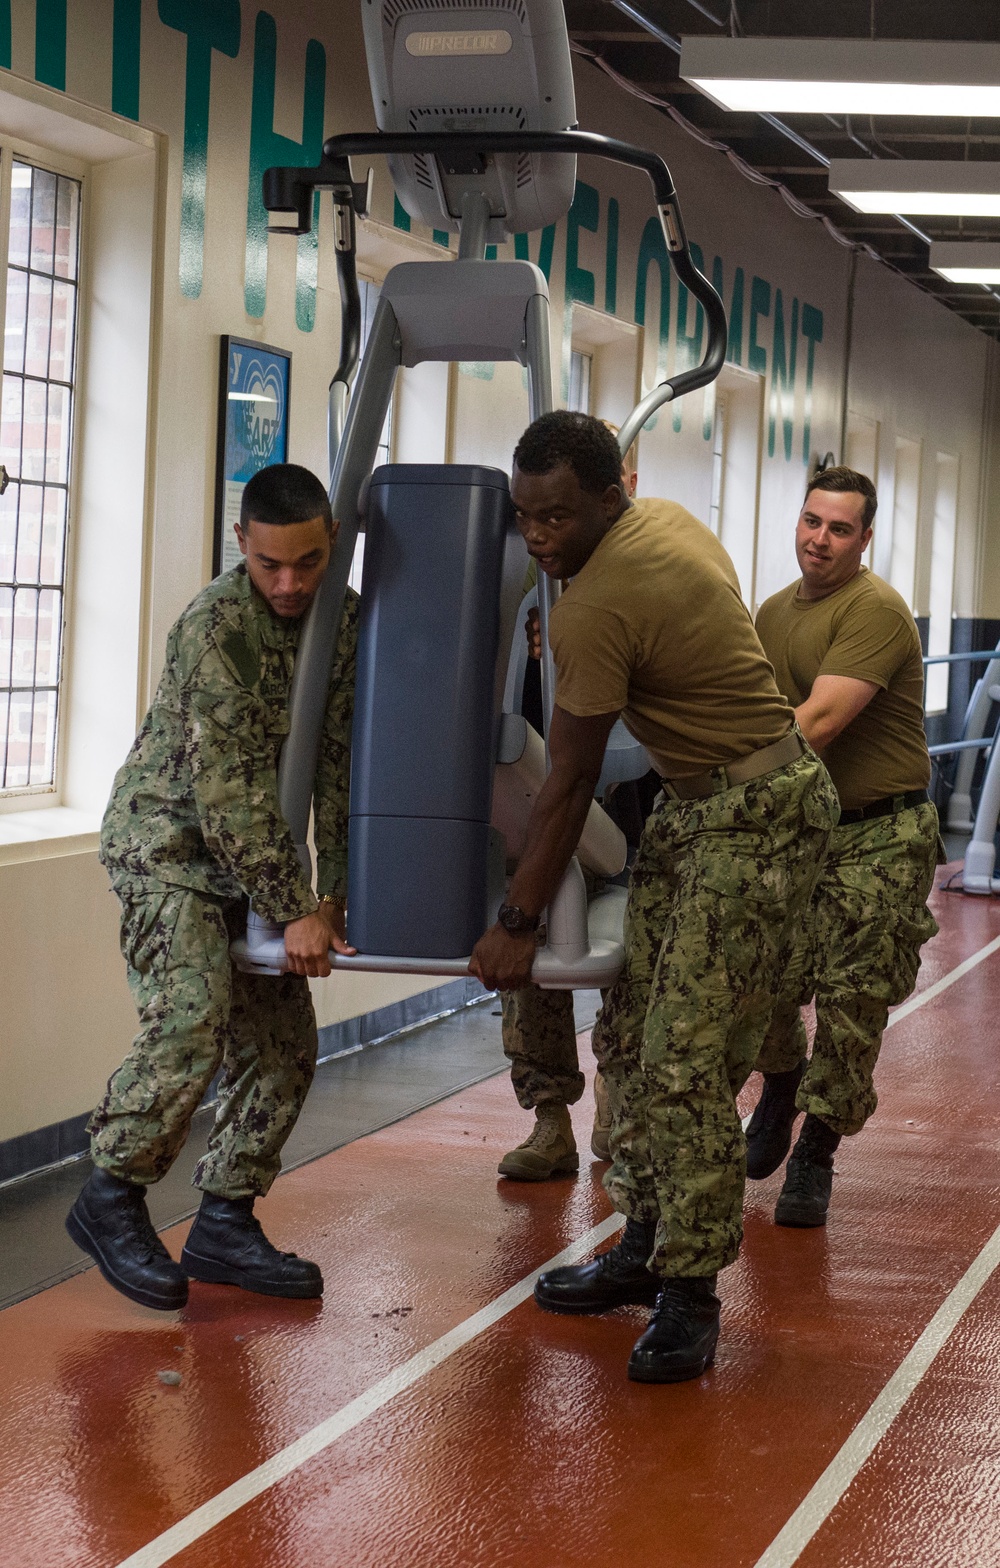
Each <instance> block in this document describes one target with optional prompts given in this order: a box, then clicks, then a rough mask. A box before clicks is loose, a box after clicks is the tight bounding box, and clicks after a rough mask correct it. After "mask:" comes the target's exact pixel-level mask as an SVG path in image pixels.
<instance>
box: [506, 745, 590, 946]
mask: <svg viewBox="0 0 1000 1568" xmlns="http://www.w3.org/2000/svg"><path fill="white" fill-rule="evenodd" d="M593 795H594V781H593V780H592V779H590V778H582V777H580V776H579V775H571V774H568V773H567V774H561V773H559V772H552V773H550V774H549V776H548V778H547V779H546V780H545V783H544V784H543V786H542V788H541V790H540V791H539V794H538V799H537V800H536V801H535V805H534V809H533V810H532V813H531V816H530V818H529V820H528V827H527V830H526V832H525V840H526V843H527V848H526V850H525V852H524V854H523V856H522V857H521V861H520V864H519V865H518V868H517V870H516V871H515V873H514V876H513V879H512V881H511V884H510V891H509V892H508V894H507V899H508V902H509V903H511V904H517V905H519V907H520V908H521V909H524V910H527V912H528V913H529V914H532V915H534V914H540V913H541V911H542V910H543V909H544V908H545V906H546V905H547V904H548V903H549V901H550V899H551V898H552V896H553V894H554V893H555V891H556V889H557V888H558V886H559V883H560V882H561V881H562V877H563V873H564V872H565V870H566V867H567V866H568V865H569V862H570V860H571V859H572V856H573V854H574V851H575V850H576V846H577V844H578V843H579V842H580V834H581V833H582V832H583V825H584V823H585V822H586V820H587V812H588V811H589V810H590V803H591V800H592V799H593Z"/></svg>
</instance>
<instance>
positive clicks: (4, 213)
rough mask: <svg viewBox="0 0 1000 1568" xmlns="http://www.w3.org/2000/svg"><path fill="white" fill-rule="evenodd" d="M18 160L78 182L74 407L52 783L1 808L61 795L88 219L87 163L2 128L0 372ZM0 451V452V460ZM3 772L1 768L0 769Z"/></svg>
mask: <svg viewBox="0 0 1000 1568" xmlns="http://www.w3.org/2000/svg"><path fill="white" fill-rule="evenodd" d="M15 161H16V162H20V163H27V164H30V165H31V166H32V167H33V168H36V169H44V170H46V171H47V172H48V173H50V174H61V175H65V176H66V177H67V178H69V179H73V180H77V181H79V184H80V213H79V218H78V240H77V243H78V250H79V263H78V269H77V276H76V285H77V296H76V316H75V321H74V332H75V334H76V342H75V343H74V345H73V382H72V393H71V396H72V413H71V419H70V431H69V467H68V472H67V476H66V478H67V485H66V542H65V545H64V555H63V580H62V596H63V599H62V605H63V609H62V624H61V626H60V629H59V641H60V647H59V660H58V670H59V684H58V689H57V696H56V733H55V738H54V742H53V746H54V753H55V755H54V766H53V776H52V780H51V782H50V783H46V784H25V785H19V786H11V787H8V788H4V787H3V785H2V783H0V812H3V813H6V812H10V811H24V810H26V809H31V808H32V807H35V808H38V807H43V808H44V806H46V805H47V804H54V803H55V802H56V801H57V800H58V799H59V796H60V782H61V769H62V763H63V749H64V748H63V746H62V744H61V741H62V738H63V734H64V723H63V719H64V714H63V699H64V696H65V688H66V650H67V640H68V639H67V636H66V629H67V621H68V618H69V616H70V614H71V613H72V603H73V531H74V530H73V523H74V516H73V509H74V501H75V497H76V464H77V439H76V431H77V409H78V397H79V387H80V378H81V345H82V342H83V311H84V307H85V302H86V299H87V293H88V290H89V283H90V279H89V275H87V274H86V265H87V260H86V245H85V236H86V223H87V165H86V164H85V163H82V162H80V161H79V160H78V159H76V158H69V157H67V156H66V155H65V154H61V155H60V154H59V153H55V152H52V151H51V150H50V149H48V148H45V147H40V146H38V145H37V144H35V143H32V142H27V141H25V140H24V139H23V138H21V137H17V136H3V134H2V133H0V376H2V375H3V373H4V372H3V368H2V367H3V363H4V358H5V348H6V306H7V266H8V251H9V246H10V209H11V185H12V172H13V165H14V163H15ZM2 458H3V453H2V452H0V460H2ZM0 778H2V773H0Z"/></svg>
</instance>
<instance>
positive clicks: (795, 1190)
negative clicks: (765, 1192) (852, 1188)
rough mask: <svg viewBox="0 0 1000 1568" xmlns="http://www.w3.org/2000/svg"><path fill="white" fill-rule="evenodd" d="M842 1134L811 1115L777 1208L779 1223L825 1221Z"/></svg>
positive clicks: (808, 1117)
mask: <svg viewBox="0 0 1000 1568" xmlns="http://www.w3.org/2000/svg"><path fill="white" fill-rule="evenodd" d="M839 1142H840V1134H839V1133H838V1132H831V1131H830V1128H829V1127H828V1126H827V1125H826V1123H825V1122H821V1121H820V1119H819V1117H818V1116H813V1115H811V1114H810V1115H809V1116H807V1117H806V1119H805V1121H804V1122H803V1123H802V1131H801V1132H800V1133H799V1136H798V1141H797V1142H796V1145H795V1148H794V1149H793V1150H792V1157H791V1159H790V1160H789V1162H788V1168H787V1169H786V1171H785V1185H784V1186H783V1187H782V1189H781V1193H780V1195H779V1197H778V1202H777V1204H776V1205H775V1210H774V1223H775V1224H776V1225H796V1226H802V1227H803V1228H804V1227H807V1226H810V1225H825V1224H826V1211H827V1209H828V1208H829V1207H830V1193H831V1192H832V1190H833V1154H834V1150H835V1149H836V1147H837V1145H838V1143H839Z"/></svg>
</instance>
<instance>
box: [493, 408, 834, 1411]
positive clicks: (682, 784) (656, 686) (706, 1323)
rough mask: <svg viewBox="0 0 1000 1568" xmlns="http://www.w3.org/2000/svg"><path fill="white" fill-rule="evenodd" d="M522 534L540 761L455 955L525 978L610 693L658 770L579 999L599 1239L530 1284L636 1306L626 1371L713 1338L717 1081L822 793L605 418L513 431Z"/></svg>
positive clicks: (698, 536) (803, 858)
mask: <svg viewBox="0 0 1000 1568" xmlns="http://www.w3.org/2000/svg"><path fill="white" fill-rule="evenodd" d="M511 494H512V497H513V500H514V505H515V507H516V509H517V519H518V526H519V528H520V530H521V532H522V534H523V536H524V538H525V541H526V542H527V545H528V549H529V551H530V553H531V554H532V556H534V558H535V560H536V561H537V562H538V564H539V566H540V567H541V569H542V571H544V572H545V573H546V574H547V575H548V576H549V577H551V578H555V579H557V580H558V579H560V578H568V579H571V581H570V586H569V588H568V589H567V590H566V592H565V593H564V594H563V595H562V596H561V598H560V599H559V601H558V602H557V604H556V605H555V607H554V609H553V611H552V615H551V618H550V632H549V634H550V642H551V646H552V652H553V655H554V658H555V664H556V671H557V683H556V693H555V710H554V713H553V717H552V724H551V729H550V733H549V749H550V754H551V763H552V770H551V772H550V774H549V777H548V778H547V780H546V782H545V785H544V787H543V788H542V790H541V791H540V793H539V796H538V800H537V802H536V805H535V808H534V811H533V813H532V817H531V821H530V823H529V825H528V831H527V835H526V846H525V849H524V851H523V854H522V857H521V861H520V864H519V865H518V868H517V871H516V872H515V875H514V878H513V880H512V882H511V885H510V891H509V893H508V903H507V904H506V905H505V906H504V907H503V908H502V909H501V911H500V917H499V921H498V923H497V925H495V926H494V927H493V928H492V929H491V930H490V931H488V932H487V933H486V935H485V936H484V937H483V938H482V939H481V940H480V941H479V942H478V943H477V944H476V948H475V951H474V953H473V956H472V962H471V965H470V968H471V970H472V972H473V973H474V974H477V975H478V976H479V978H480V979H481V980H482V981H483V983H484V984H485V985H487V986H488V987H490V988H491V989H492V988H504V989H516V988H517V987H519V986H523V985H524V984H525V983H526V981H527V979H528V977H529V975H530V973H531V965H532V960H533V958H534V954H535V931H536V929H537V927H538V924H539V920H540V917H541V913H542V911H543V909H544V908H545V906H546V905H547V904H548V902H549V900H550V899H551V897H552V895H553V894H554V893H555V891H556V888H557V887H558V885H559V882H560V880H561V878H562V875H563V872H564V871H565V869H566V866H567V864H568V862H569V860H570V858H571V856H572V854H573V852H574V850H575V848H576V845H577V843H578V841H579V837H580V832H581V829H582V827H583V823H584V819H585V817H586V814H587V810H588V808H589V806H590V802H591V799H592V797H593V793H594V786H595V784H596V783H597V779H598V777H599V774H600V771H601V763H602V760H603V756H604V748H605V744H606V741H607V738H608V735H609V734H610V731H611V727H612V725H613V724H614V722H615V720H616V719H617V718H618V716H619V715H621V716H622V718H623V719H624V722H625V723H626V725H627V726H628V728H629V729H630V730H631V732H632V734H633V735H635V737H636V738H637V739H638V740H640V741H641V742H642V743H643V745H644V746H645V747H646V749H647V750H648V751H649V753H650V755H651V757H652V758H653V760H654V762H655V764H656V766H657V767H658V769H659V770H660V772H661V773H662V775H663V778H664V795H663V798H662V802H661V804H660V805H659V806H658V807H657V809H656V810H655V811H654V812H653V814H652V816H651V817H650V818H649V821H648V822H647V824H646V828H645V831H644V833H643V836H642V841H641V843H640V846H639V850H638V854H637V855H636V859H635V862H634V864H633V867H632V875H631V881H630V886H629V902H628V908H627V911H626V916H625V964H624V967H623V969H622V972H621V975H620V976H619V978H618V980H617V981H616V983H615V985H614V986H613V987H612V989H611V991H610V993H609V994H608V997H607V999H606V1001H605V1003H604V1006H603V1007H602V1009H601V1012H600V1014H599V1015H598V1021H597V1026H596V1028H595V1031H594V1048H595V1051H596V1053H597V1056H598V1062H599V1065H600V1068H601V1071H602V1073H603V1075H604V1077H605V1079H606V1080H607V1083H608V1086H609V1093H610V1100H611V1108H612V1115H613V1122H612V1132H611V1139H610V1142H611V1154H612V1160H613V1164H612V1167H611V1169H610V1171H609V1172H608V1174H607V1176H606V1177H605V1187H606V1189H607V1192H608V1194H609V1196H610V1198H611V1201H612V1203H613V1204H614V1206H615V1208H616V1209H618V1210H619V1212H620V1213H622V1214H624V1215H625V1216H626V1225H625V1232H624V1235H623V1237H622V1239H621V1241H620V1242H619V1243H618V1245H617V1246H615V1247H613V1248H612V1249H611V1250H610V1251H609V1252H606V1253H604V1254H603V1255H602V1256H600V1257H599V1258H597V1259H596V1260H595V1261H594V1262H591V1263H585V1264H582V1265H579V1266H575V1267H568V1268H560V1269H554V1270H551V1271H550V1272H548V1273H546V1274H543V1275H542V1276H541V1278H540V1279H539V1281H538V1283H537V1285H536V1287H535V1297H536V1300H537V1301H538V1303H539V1304H540V1305H541V1306H543V1307H546V1308H548V1309H549V1310H551V1311H556V1312H603V1311H608V1310H610V1309H612V1308H614V1307H618V1306H621V1305H623V1304H625V1303H628V1302H635V1303H640V1304H649V1305H652V1306H653V1307H654V1311H653V1316H652V1319H651V1322H650V1325H649V1327H648V1328H647V1330H646V1332H645V1333H644V1334H643V1336H642V1337H641V1339H640V1340H639V1342H638V1343H637V1345H636V1346H635V1348H634V1349H633V1352H632V1356H631V1359H630V1361H629V1368H628V1371H629V1376H630V1377H631V1378H633V1379H635V1380H637V1381H642V1382H679V1381H681V1380H683V1379H686V1378H693V1377H698V1376H700V1375H701V1373H702V1372H703V1371H704V1370H705V1368H706V1366H709V1365H710V1364H711V1362H712V1360H713V1357H714V1354H715V1345H716V1341H717V1339H718V1333H719V1300H718V1297H717V1296H716V1294H715V1282H716V1275H717V1272H718V1270H719V1269H721V1268H724V1267H725V1266H726V1265H727V1264H729V1263H732V1262H733V1261H734V1259H735V1257H736V1255H737V1252H738V1250H739V1245H740V1239H741V1236H742V1203H743V1185H744V1140H743V1132H742V1127H741V1124H740V1118H739V1115H738V1113H737V1109H736V1095H737V1093H738V1092H739V1090H740V1088H741V1087H742V1085H743V1083H744V1082H745V1080H746V1078H747V1076H748V1074H749V1072H750V1070H751V1068H752V1065H753V1062H754V1061H755V1059H756V1056H757V1053H758V1051H759V1049H760V1045H761V1043H762V1041H763V1038H764V1034H765V1031H766V1028H767V1024H768V1020H769V1018H770V1015H771V1010H772V1004H773V996H774V993H775V991H776V990H777V987H778V984H779V977H780V975H781V973H782V971H783V968H784V966H785V965H786V964H787V962H788V961H789V959H790V957H791V953H792V950H793V947H794V934H795V930H796V928H797V926H798V924H799V923H800V921H801V918H802V916H803V914H804V912H805V909H806V908H807V906H808V901H809V898H810V896H811V894H812V889H813V886H814V885H815V880H816V876H817V872H818V867H819V862H820V860H821V858H822V855H823V854H824V852H825V848H826V843H827V840H828V837H829V833H830V830H831V828H832V826H833V823H834V822H835V821H836V815H837V801H836V796H835V793H834V790H833V786H832V784H831V783H830V778H829V775H828V774H827V772H826V770H825V768H824V767H823V765H822V763H821V762H820V761H819V759H818V758H817V757H816V756H815V754H814V753H813V752H812V751H810V750H809V748H808V747H807V746H805V745H804V743H803V741H802V739H801V736H800V735H799V733H798V731H797V730H796V728H795V726H794V719H793V714H792V711H791V708H790V707H789V705H788V703H787V702H786V701H785V699H784V697H782V696H781V694H780V693H779V691H778V689H777V687H776V686H775V684H774V677H773V675H772V673H771V670H770V668H769V666H768V664H767V660H766V659H765V657H764V654H763V651H762V649H761V646H760V642H759V641H758V638H757V634H756V632H755V631H754V628H753V625H752V622H751V620H750V616H749V614H748V613H747V610H746V607H745V606H744V604H743V601H742V599H741V597H740V590H739V583H738V581H737V577H736V573H735V571H734V570H733V566H732V563H731V561H730V560H729V557H728V556H727V555H726V552H725V551H724V550H723V548H722V546H721V545H720V544H719V542H718V540H717V539H716V538H715V537H714V535H712V534H711V533H710V532H709V530H708V529H707V528H705V527H704V526H703V525H702V524H701V523H699V522H697V521H696V519H695V518H693V517H692V516H691V515H690V513H688V512H685V511H684V509H683V508H682V507H680V506H676V505H673V504H672V503H670V502H666V501H649V500H644V501H639V502H636V503H634V504H632V505H629V503H628V502H627V500H626V498H625V496H624V494H623V492H622V488H621V483H620V474H619V454H618V447H617V444H616V442H615V440H614V438H613V437H612V436H611V435H610V434H609V432H608V431H607V430H606V429H605V428H604V426H603V425H602V424H601V422H600V420H597V419H591V418H590V417H589V416H588V415H584V414H570V413H554V414H546V415H544V416H543V417H542V418H541V419H539V420H536V421H535V423H534V424H533V425H532V426H530V428H529V429H528V430H527V431H526V432H525V434H524V435H523V436H522V437H521V440H520V442H519V443H518V446H517V449H516V451H515V453H514V473H513V481H512V485H511Z"/></svg>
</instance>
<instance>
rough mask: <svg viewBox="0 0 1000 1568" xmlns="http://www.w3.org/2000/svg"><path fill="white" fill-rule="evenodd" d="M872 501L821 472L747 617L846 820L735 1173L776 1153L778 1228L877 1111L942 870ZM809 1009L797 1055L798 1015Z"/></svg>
mask: <svg viewBox="0 0 1000 1568" xmlns="http://www.w3.org/2000/svg"><path fill="white" fill-rule="evenodd" d="M876 504H877V498H876V494H875V487H874V485H873V484H872V482H871V480H870V479H868V478H867V477H866V476H865V475H864V474H858V473H856V472H854V471H853V470H852V469H849V468H831V469H828V470H827V471H826V472H825V473H821V474H818V475H817V476H816V478H815V479H814V480H813V482H812V484H811V485H810V488H809V491H808V494H807V495H806V498H805V502H804V504H803V507H802V512H801V514H800V516H799V521H798V525H797V529H796V539H795V547H796V554H797V556H798V562H799V567H800V569H801V572H802V577H801V578H800V579H799V581H797V582H794V583H792V584H790V585H789V587H787V588H785V589H783V590H782V592H781V593H778V594H775V595H774V596H773V597H772V598H770V599H768V600H767V601H766V603H765V604H763V605H762V606H761V608H760V611H759V614H758V616H757V630H758V632H759V633H760V638H761V642H762V643H763V646H764V651H765V653H766V654H767V656H768V658H769V659H770V661H771V664H772V666H773V667H774V671H775V676H776V678H777V682H778V686H779V688H780V690H781V691H782V692H783V693H784V695H785V696H786V697H787V698H788V700H789V702H791V703H792V704H793V706H794V708H795V715H796V718H797V719H798V722H799V725H800V727H801V730H802V733H803V734H804V735H805V737H806V739H807V740H808V741H809V742H810V743H811V745H812V746H813V747H814V748H815V749H816V750H817V751H818V752H819V753H820V755H821V756H822V757H823V758H824V760H825V762H826V763H827V766H828V767H829V770H830V774H831V777H832V778H833V781H834V784H835V785H836V787H837V791H838V794H839V796H840V802H841V807H842V814H841V817H840V823H839V826H838V827H837V828H835V830H834V832H833V835H832V837H831V840H830V853H829V856H828V858H827V860H826V863H825V866H824V868H823V871H822V873H821V875H820V879H819V882H818V884H817V887H816V892H815V895H814V897H813V900H812V903H811V906H810V909H809V914H808V918H807V920H806V921H805V922H804V925H803V932H802V936H801V940H800V942H799V944H798V947H797V950H796V954H795V960H794V963H793V964H792V966H791V967H790V969H789V972H788V975H787V977H786V980H785V984H784V985H783V986H782V988H781V991H780V994H779V996H778V1000H777V1004H776V1007H775V1011H774V1017H773V1019H772V1022H771V1026H770V1029H769V1031H768V1035H767V1039H766V1041H765V1043H764V1048H763V1050H762V1052H761V1056H760V1060H759V1062H758V1064H757V1065H758V1067H759V1068H760V1070H761V1071H762V1072H763V1074H764V1090H763V1094H762V1096H761V1099H760V1102H759V1104H758V1106H757V1108H756V1110H755V1111H754V1115H753V1118H752V1120H751V1122H750V1125H749V1127H748V1129H747V1175H748V1176H750V1177H752V1178H754V1179H756V1180H760V1179H761V1178H762V1177H765V1176H770V1175H771V1173H772V1172H773V1171H775V1170H777V1168H778V1166H779V1165H780V1164H781V1162H782V1161H783V1160H784V1158H785V1155H786V1154H787V1153H788V1150H789V1147H790V1145H791V1139H792V1127H793V1124H794V1121H795V1118H796V1116H797V1114H798V1113H799V1112H800V1111H805V1112H806V1118H805V1121H804V1122H803V1125H802V1131H801V1133H800V1135H799V1138H798V1141H797V1142H796V1145H795V1149H794V1151H793V1153H792V1156H791V1159H790V1160H789V1161H788V1167H787V1172H786V1176H785V1183H784V1186H783V1188H782V1191H781V1195H780V1197H779V1199H778V1203H777V1207H776V1209H775V1214H774V1217H775V1220H776V1222H777V1223H778V1224H779V1225H793V1226H813V1225H823V1224H825V1223H826V1216H827V1209H828V1206H829V1202H830V1194H831V1191H832V1185H833V1155H834V1150H835V1149H836V1147H837V1145H838V1144H839V1142H840V1139H841V1138H842V1137H844V1136H845V1135H850V1134H853V1133H857V1132H860V1130H861V1128H862V1127H863V1126H864V1124H865V1122H866V1121H867V1120H868V1117H869V1116H870V1115H871V1114H872V1112H873V1111H874V1109H875V1106H876V1103H877V1096H876V1094H875V1087H874V1083H873V1080H872V1074H873V1071H874V1068H875V1063H876V1061H877V1059H878V1053H879V1048H880V1046H881V1043H882V1032H883V1030H884V1029H885V1025H886V1020H887V1018H888V1015H889V1008H890V1006H891V1005H892V1004H894V1003H896V1002H902V1001H904V1000H905V999H906V997H907V996H909V994H910V992H911V991H912V990H913V986H914V982H915V980H916V976H917V970H918V968H919V966H920V948H921V946H922V944H923V943H924V942H926V941H927V939H928V938H929V937H931V936H933V935H934V933H935V932H936V931H937V925H936V923H935V921H934V918H933V916H932V915H931V913H930V910H929V909H928V908H927V896H928V894H929V892H930V889H931V887H932V886H933V882H934V868H935V866H936V864H937V863H938V860H939V842H940V841H939V838H938V819H937V812H936V810H935V808H934V806H933V804H932V803H931V802H930V801H928V799H927V783H928V780H929V779H930V771H931V770H930V758H929V756H928V753H927V741H926V738H925V734H924V724H923V693H924V675H923V664H922V660H921V649H920V639H919V636H918V633H917V628H916V625H915V624H914V620H913V616H912V615H911V614H910V611H909V609H908V608H907V606H906V604H905V603H904V601H903V600H902V599H901V598H900V596H899V594H898V593H896V592H895V590H894V589H892V588H890V587H889V585H888V583H884V582H882V580H881V579H880V578H878V577H876V576H875V574H874V573H873V572H870V571H868V569H867V568H866V567H863V566H862V564H861V558H862V556H863V554H864V552H865V550H866V549H867V548H868V545H869V544H870V543H871V537H872V522H873V519H874V517H875V508H876ZM813 998H815V1002H816V1036H815V1040H814V1042H813V1049H812V1055H811V1057H810V1058H809V1060H808V1062H807V1060H806V1033H805V1028H804V1026H803V1023H802V1018H801V1015H800V1012H799V1008H800V1006H801V1005H802V1004H804V1003H806V1002H809V1001H811V1000H812V999H813Z"/></svg>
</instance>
